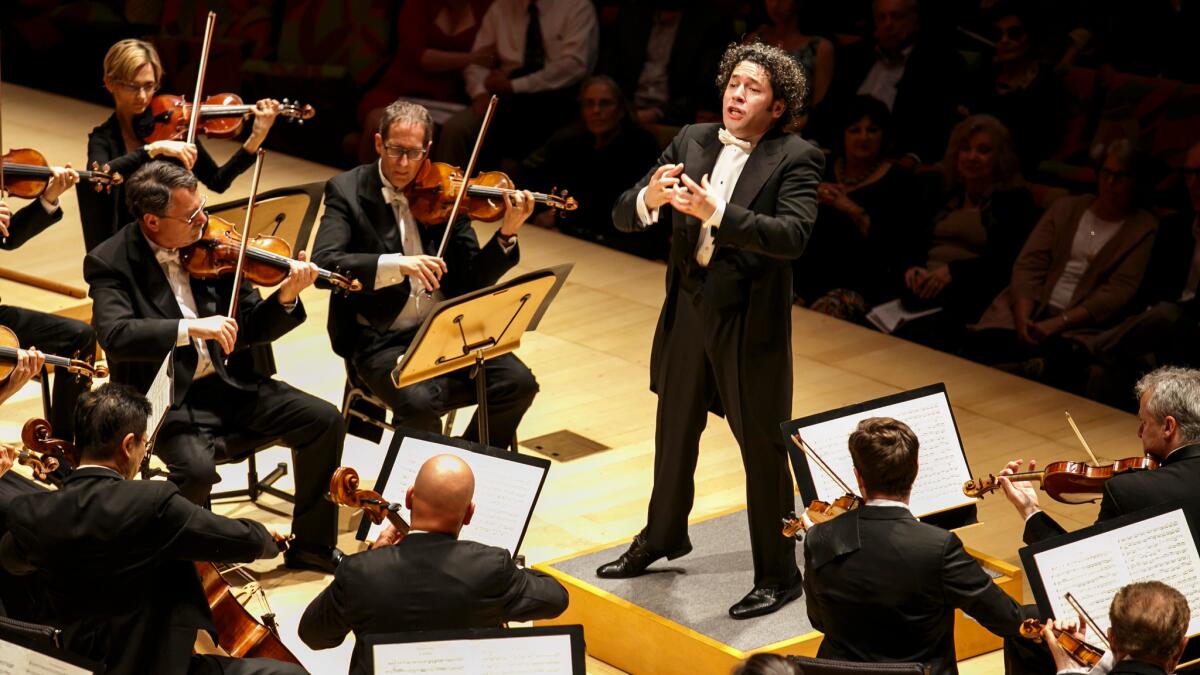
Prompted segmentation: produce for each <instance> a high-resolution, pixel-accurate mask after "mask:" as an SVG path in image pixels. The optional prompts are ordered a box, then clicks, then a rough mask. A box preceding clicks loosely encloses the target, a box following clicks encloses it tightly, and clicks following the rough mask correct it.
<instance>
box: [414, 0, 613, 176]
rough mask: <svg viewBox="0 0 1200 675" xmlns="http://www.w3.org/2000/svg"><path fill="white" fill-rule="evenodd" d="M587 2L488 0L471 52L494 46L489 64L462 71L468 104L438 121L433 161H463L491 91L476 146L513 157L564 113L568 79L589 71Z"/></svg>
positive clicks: (593, 33)
mask: <svg viewBox="0 0 1200 675" xmlns="http://www.w3.org/2000/svg"><path fill="white" fill-rule="evenodd" d="M599 36H600V33H599V28H598V27H597V24H596V8H595V6H594V5H593V4H592V3H591V2H590V1H589V0H496V1H495V2H494V3H492V6H491V7H489V8H488V11H487V13H486V14H484V15H483V21H482V22H481V24H480V26H479V32H478V33H477V34H476V35H475V45H474V47H472V49H471V50H472V51H473V52H476V51H489V50H490V51H495V53H496V54H497V58H498V65H497V66H496V67H494V68H492V69H490V70H489V69H488V68H485V67H484V66H480V65H474V64H473V65H470V66H467V67H466V68H465V69H464V70H463V79H464V80H465V81H466V85H467V95H468V96H470V97H471V105H470V106H469V107H467V108H465V109H463V110H462V111H460V112H458V113H456V114H455V115H454V117H452V118H450V120H448V121H447V122H446V124H445V125H444V126H443V127H442V135H441V138H440V139H439V141H438V152H437V154H436V155H435V157H434V158H435V159H436V160H438V161H443V162H449V163H451V164H459V165H463V164H465V163H466V162H467V159H468V158H469V157H470V154H471V148H472V147H473V145H474V143H475V137H476V134H477V132H478V131H479V125H480V122H482V120H483V113H484V111H485V110H486V109H487V104H488V100H489V99H490V98H491V97H492V95H493V94H495V95H497V96H499V97H500V104H499V106H498V107H497V110H496V117H495V119H494V120H493V121H492V124H491V126H490V127H489V130H488V136H487V141H486V143H485V144H484V146H483V148H484V150H485V151H486V153H487V154H486V155H485V156H486V157H488V159H489V161H487V162H485V163H483V164H482V166H491V165H494V163H495V160H496V159H497V158H516V159H518V160H519V159H520V158H522V157H524V156H525V154H527V153H528V152H529V151H530V150H533V149H534V148H536V147H538V146H540V145H541V144H542V143H543V142H544V141H545V140H546V138H548V137H549V136H550V134H551V132H553V131H554V130H555V129H557V128H558V127H560V126H562V124H563V123H564V122H566V121H567V120H568V119H570V116H571V113H572V111H573V106H572V105H571V102H572V99H573V98H574V96H575V93H576V91H575V85H577V84H578V83H579V81H580V80H582V79H583V78H584V77H586V76H587V75H588V73H590V72H591V71H592V68H593V67H595V65H596V57H597V53H598V51H599V42H600V37H599Z"/></svg>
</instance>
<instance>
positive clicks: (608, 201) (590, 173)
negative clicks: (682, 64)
mask: <svg viewBox="0 0 1200 675" xmlns="http://www.w3.org/2000/svg"><path fill="white" fill-rule="evenodd" d="M710 84H711V83H710ZM579 116H580V120H579V121H578V122H576V123H575V124H572V125H571V126H569V127H566V128H564V129H561V130H560V131H559V132H558V133H556V134H555V135H554V136H552V137H551V138H550V140H549V141H547V142H546V144H545V145H544V146H542V147H541V148H540V149H539V150H537V151H536V152H534V153H532V154H531V155H530V156H529V157H527V158H526V159H525V162H524V163H523V164H522V174H524V177H523V179H522V181H521V182H522V183H523V184H527V185H534V186H539V188H538V189H542V188H548V187H557V188H559V189H563V190H566V191H567V193H568V194H569V195H570V196H573V197H575V198H576V200H577V201H578V203H579V208H578V209H577V210H575V211H572V212H569V213H564V212H559V211H555V210H553V209H547V210H546V211H543V212H542V213H541V214H539V216H538V218H537V220H538V222H539V224H541V225H545V226H548V225H556V226H557V227H558V229H559V230H561V231H563V232H566V233H567V234H570V235H572V236H575V237H579V238H581V239H588V240H590V241H594V242H597V243H600V244H604V245H606V246H610V247H612V248H616V249H620V250H622V251H625V252H627V253H633V254H634V255H639V256H642V257H643V258H651V259H659V260H663V259H666V255H667V249H668V247H669V245H670V235H671V232H670V228H669V226H668V224H667V223H665V222H662V223H655V224H653V225H652V226H650V227H649V228H646V230H644V231H641V232H634V233H630V232H622V231H620V230H618V229H616V227H614V226H613V222H612V215H611V214H612V204H613V202H615V201H616V199H617V197H618V196H620V194H621V193H622V192H624V191H625V188H626V187H628V186H629V185H631V184H632V183H635V182H637V179H638V178H640V177H641V175H642V167H645V166H647V165H650V164H653V163H654V160H655V158H657V157H658V144H657V142H655V140H654V135H653V134H651V133H650V132H649V131H647V130H645V129H643V128H642V127H640V126H638V125H637V122H636V121H635V120H634V116H633V112H632V110H631V109H630V106H629V101H628V100H627V99H626V98H625V96H624V94H622V93H621V89H620V87H618V86H617V83H616V82H614V81H613V80H612V78H610V77H608V76H607V75H593V76H592V77H590V78H588V79H587V80H585V81H584V83H583V86H582V87H580V90H579Z"/></svg>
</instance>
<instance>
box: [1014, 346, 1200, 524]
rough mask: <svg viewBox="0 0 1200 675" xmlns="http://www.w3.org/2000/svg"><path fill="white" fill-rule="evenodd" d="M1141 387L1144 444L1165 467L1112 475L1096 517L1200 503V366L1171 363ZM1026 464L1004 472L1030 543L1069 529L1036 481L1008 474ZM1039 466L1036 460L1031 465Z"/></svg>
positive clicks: (1140, 434) (1140, 428)
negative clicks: (1049, 510) (1048, 509)
mask: <svg viewBox="0 0 1200 675" xmlns="http://www.w3.org/2000/svg"><path fill="white" fill-rule="evenodd" d="M1135 391H1136V393H1137V397H1138V421H1139V424H1138V437H1139V438H1140V439H1141V441H1142V450H1143V451H1145V453H1146V454H1148V455H1150V456H1152V457H1154V458H1156V459H1158V460H1160V461H1161V463H1162V467H1161V468H1159V469H1157V470H1155V471H1140V472H1136V473H1126V474H1118V475H1116V476H1114V477H1113V478H1110V479H1109V480H1108V481H1107V482H1106V483H1105V484H1104V496H1103V497H1102V498H1101V501H1100V513H1099V515H1098V516H1097V518H1096V522H1100V521H1104V520H1108V519H1110V518H1115V517H1117V516H1120V515H1123V514H1126V513H1132V512H1134V511H1138V510H1140V509H1144V508H1148V507H1150V506H1154V505H1156V504H1162V503H1165V502H1169V501H1176V500H1178V501H1181V502H1183V504H1184V507H1185V508H1193V509H1194V508H1200V491H1197V490H1196V485H1197V484H1200V370H1195V369H1190V368H1177V367H1172V366H1165V367H1162V368H1159V369H1157V370H1154V371H1151V372H1150V373H1147V374H1146V375H1144V376H1143V377H1142V378H1141V379H1140V380H1138V383H1137V386H1136V387H1135ZM1021 464H1022V460H1020V459H1017V460H1013V461H1011V462H1009V463H1008V465H1007V466H1006V467H1005V468H1004V470H1003V471H1001V472H1000V473H999V474H998V478H999V479H1000V484H1001V486H1002V487H1003V488H1004V495H1005V496H1006V497H1007V498H1008V501H1009V502H1010V503H1012V505H1013V506H1014V507H1015V508H1016V509H1017V512H1018V513H1020V514H1021V516H1022V517H1023V518H1024V519H1025V533H1024V540H1025V543H1027V544H1032V543H1034V542H1037V541H1041V540H1043V539H1047V538H1049V537H1053V536H1057V535H1059V534H1062V533H1064V532H1066V530H1065V529H1063V527H1062V526H1061V525H1059V524H1058V523H1057V522H1055V521H1054V519H1053V518H1051V517H1050V516H1049V515H1047V514H1046V513H1045V512H1044V511H1042V510H1041V508H1040V507H1039V506H1038V489H1037V487H1036V486H1034V485H1032V484H1030V483H1028V482H1023V481H1010V480H1008V479H1006V478H1005V476H1007V475H1009V474H1013V473H1017V472H1018V471H1019V470H1020V468H1021ZM1035 466H1036V462H1035V461H1034V460H1030V462H1029V469H1031V470H1032V469H1033V468H1035Z"/></svg>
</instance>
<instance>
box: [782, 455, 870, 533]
mask: <svg viewBox="0 0 1200 675" xmlns="http://www.w3.org/2000/svg"><path fill="white" fill-rule="evenodd" d="M791 439H792V443H793V444H795V446H796V447H797V448H799V450H800V452H802V453H804V454H805V455H807V456H809V457H811V458H812V459H813V462H815V463H816V465H817V466H818V467H819V468H820V469H821V470H822V471H824V472H825V474H826V475H827V476H829V479H830V480H832V481H833V482H834V483H835V484H836V485H837V486H838V487H840V488H841V489H843V490H845V491H846V494H844V495H842V496H841V497H838V498H837V499H834V500H833V501H832V502H825V501H821V500H820V499H814V500H812V501H811V502H809V503H808V508H806V509H805V510H804V515H806V516H808V519H809V520H811V521H812V522H813V524H817V523H824V522H828V521H830V520H833V519H834V518H836V517H838V516H840V515H842V514H843V513H846V512H847V511H853V510H854V509H857V508H858V507H860V506H862V505H863V499H862V497H859V496H858V495H856V494H854V493H853V492H852V491H851V490H850V486H849V485H847V484H846V482H845V481H843V480H842V479H841V478H839V477H838V475H837V473H835V472H834V470H833V468H832V467H830V466H829V465H828V464H826V463H825V460H823V459H821V456H820V455H818V454H817V451H816V450H813V449H812V447H811V446H810V445H809V444H808V443H807V442H806V441H805V440H804V439H803V438H801V437H800V432H795V433H793V434H792V435H791ZM803 529H804V521H802V520H801V519H800V518H798V517H796V514H795V512H793V513H792V514H791V515H790V516H789V517H788V518H784V519H783V536H785V537H790V538H793V539H799V538H800V531H801V530H803Z"/></svg>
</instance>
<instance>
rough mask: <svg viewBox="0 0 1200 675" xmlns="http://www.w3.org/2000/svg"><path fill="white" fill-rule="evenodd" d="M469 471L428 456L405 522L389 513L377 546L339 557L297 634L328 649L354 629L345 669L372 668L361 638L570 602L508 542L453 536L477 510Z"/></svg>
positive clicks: (480, 624)
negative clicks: (524, 564) (396, 522)
mask: <svg viewBox="0 0 1200 675" xmlns="http://www.w3.org/2000/svg"><path fill="white" fill-rule="evenodd" d="M474 494H475V475H474V473H473V472H472V471H471V467H469V466H467V464H466V462H464V461H462V460H461V459H459V458H458V457H455V456H453V455H437V456H436V457H431V458H430V459H428V460H426V461H425V463H424V464H422V465H421V468H420V470H419V471H418V472H417V477H416V479H415V480H414V481H413V484H412V486H411V487H409V489H408V492H407V493H406V494H405V497H404V502H405V505H406V506H407V507H408V509H409V510H410V511H411V512H412V529H411V530H409V533H408V534H407V535H404V536H403V537H401V536H400V535H399V533H398V531H397V530H396V528H395V527H394V526H393V525H391V524H390V523H389V524H388V525H387V527H386V528H385V529H384V531H383V533H382V535H381V536H380V538H379V540H377V541H376V542H375V547H374V548H373V549H372V550H370V551H364V552H363V553H358V554H355V555H352V556H347V557H346V561H345V562H344V563H343V564H342V565H341V566H340V567H338V571H337V573H336V574H335V575H334V578H333V582H332V583H331V584H330V585H329V586H328V587H327V588H326V589H325V590H324V591H322V592H321V594H320V595H318V596H317V597H316V598H315V599H313V601H312V603H311V604H310V605H309V606H308V609H306V610H305V611H304V617H303V618H301V619H300V627H299V632H300V639H302V640H304V643H305V644H307V645H308V646H309V647H312V648H313V649H330V648H333V647H336V646H338V645H340V644H341V643H342V641H343V640H345V639H346V634H347V633H349V632H351V631H353V632H354V635H355V637H356V638H357V639H358V642H357V643H356V644H355V647H354V655H353V656H352V657H351V661H350V673H351V675H365V674H367V673H371V672H374V671H373V670H372V668H371V653H370V651H368V650H367V649H366V648H365V647H363V643H362V641H361V638H362V637H363V636H364V635H369V634H388V633H398V632H403V631H413V630H450V629H459V628H488V627H491V628H495V627H497V626H499V625H501V624H502V623H504V622H506V621H531V620H533V619H550V618H553V617H556V616H558V615H559V614H562V613H563V611H564V610H566V608H567V591H566V589H564V588H563V587H562V584H560V583H558V581H557V580H556V579H554V577H551V576H549V575H547V574H543V573H542V572H537V571H534V570H529V569H521V568H518V567H517V566H516V565H515V564H514V563H513V560H512V556H510V555H509V553H508V551H507V550H505V549H503V548H499V547H496V546H487V545H484V544H480V543H478V542H474V541H463V540H460V539H459V538H458V535H459V532H460V531H461V530H462V528H463V526H464V525H466V524H468V523H470V522H471V517H472V516H473V515H474V514H475V502H474V501H472V498H473V497H474Z"/></svg>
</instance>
